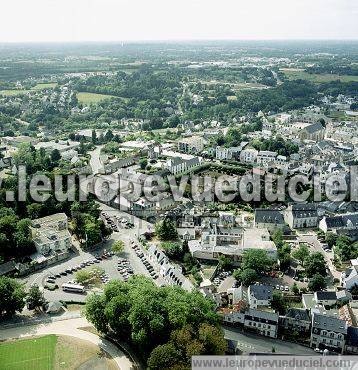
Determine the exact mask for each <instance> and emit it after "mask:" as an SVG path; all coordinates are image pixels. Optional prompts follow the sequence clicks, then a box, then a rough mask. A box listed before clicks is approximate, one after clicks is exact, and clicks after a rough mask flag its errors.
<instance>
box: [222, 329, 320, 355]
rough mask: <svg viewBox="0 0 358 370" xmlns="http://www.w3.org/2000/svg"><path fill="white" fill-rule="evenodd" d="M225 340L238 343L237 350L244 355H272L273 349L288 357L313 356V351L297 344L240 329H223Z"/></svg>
mask: <svg viewBox="0 0 358 370" xmlns="http://www.w3.org/2000/svg"><path fill="white" fill-rule="evenodd" d="M224 334H225V338H226V339H231V340H235V341H237V342H238V348H239V349H240V350H241V351H242V352H243V353H244V354H249V353H272V348H273V347H274V348H275V353H276V354H277V353H278V354H289V355H313V354H315V352H314V350H313V349H311V348H308V347H304V346H302V345H299V344H297V343H291V342H284V341H282V340H279V339H273V338H268V337H263V336H259V335H255V334H251V333H247V332H243V331H241V330H240V329H236V328H228V327H224Z"/></svg>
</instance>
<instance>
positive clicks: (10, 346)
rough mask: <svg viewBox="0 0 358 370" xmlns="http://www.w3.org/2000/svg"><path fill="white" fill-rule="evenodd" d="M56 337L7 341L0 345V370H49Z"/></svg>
mask: <svg viewBox="0 0 358 370" xmlns="http://www.w3.org/2000/svg"><path fill="white" fill-rule="evenodd" d="M56 343H57V337H56V336H55V335H47V336H44V337H39V338H33V339H23V340H15V341H9V342H5V343H1V344H0V368H1V369H6V370H51V369H53V363H54V358H55V348H56Z"/></svg>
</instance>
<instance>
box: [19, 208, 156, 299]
mask: <svg viewBox="0 0 358 370" xmlns="http://www.w3.org/2000/svg"><path fill="white" fill-rule="evenodd" d="M100 208H101V210H102V212H104V213H105V214H106V216H107V218H108V220H112V222H108V223H109V224H112V223H113V224H114V226H113V227H112V230H113V234H112V235H111V237H110V239H109V240H108V241H106V242H105V243H103V244H102V245H100V246H99V247H98V248H96V250H94V251H91V252H87V251H83V250H78V253H76V254H73V255H72V258H70V259H68V260H64V261H61V262H59V263H58V264H56V265H52V266H49V267H48V268H46V269H43V270H41V271H39V272H36V273H34V274H31V275H30V276H27V277H25V278H23V279H22V281H23V282H24V283H25V284H26V286H27V287H29V286H30V285H32V284H37V285H39V286H45V285H47V284H50V285H51V284H56V285H58V287H59V288H58V289H55V290H53V291H51V290H47V289H45V290H44V294H45V298H46V299H47V300H49V301H54V300H64V301H77V302H84V301H85V299H86V296H87V295H86V294H78V293H72V292H64V291H62V289H61V285H62V284H64V283H68V282H69V281H70V282H74V281H75V274H76V272H77V271H79V270H81V269H84V268H87V269H90V268H91V267H94V266H98V267H99V268H101V269H103V270H104V275H103V276H102V277H101V279H102V283H103V284H106V282H107V281H109V280H111V279H122V280H127V279H128V278H129V277H130V276H131V275H132V274H140V275H145V276H148V277H150V278H153V274H151V272H152V271H151V270H148V268H147V266H146V264H144V262H145V260H143V259H141V258H140V257H139V256H138V255H137V254H136V250H135V249H133V248H132V246H133V245H134V243H135V244H136V245H138V248H140V245H139V243H138V236H139V235H140V234H141V233H142V232H144V231H149V230H151V229H152V227H153V225H152V224H150V223H148V222H146V221H143V220H141V219H139V218H137V217H134V216H131V215H128V214H127V213H124V212H121V211H119V210H117V209H114V208H112V207H109V206H107V205H104V204H100ZM101 217H103V218H105V217H104V214H103V213H102V214H101ZM105 219H106V218H105ZM123 220H126V221H124V222H122V221H123ZM127 224H128V226H126V225H127ZM117 230H118V231H117ZM117 240H122V241H123V242H124V251H123V252H122V253H121V254H120V256H119V257H117V256H114V255H107V253H108V254H110V253H109V251H110V250H111V245H112V244H113V243H114V242H115V241H117ZM143 253H144V254H145V251H144V250H143ZM103 256H104V257H103ZM96 257H98V258H96ZM61 273H62V274H61ZM49 277H51V278H52V281H53V282H51V280H50V281H49V282H48V281H47V280H48V279H49ZM54 278H55V279H54ZM154 281H155V282H156V283H157V284H158V285H162V284H163V281H162V280H161V279H160V277H159V278H157V279H154Z"/></svg>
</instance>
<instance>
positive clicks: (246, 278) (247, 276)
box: [234, 268, 258, 286]
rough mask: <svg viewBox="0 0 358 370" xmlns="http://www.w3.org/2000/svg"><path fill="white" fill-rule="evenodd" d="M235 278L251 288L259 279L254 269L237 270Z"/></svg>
mask: <svg viewBox="0 0 358 370" xmlns="http://www.w3.org/2000/svg"><path fill="white" fill-rule="evenodd" d="M234 277H235V279H236V280H238V281H240V282H242V284H244V285H245V286H249V285H251V284H252V283H254V282H255V281H257V279H258V274H257V272H256V271H255V270H253V269H249V268H248V269H245V270H242V271H241V270H236V271H234Z"/></svg>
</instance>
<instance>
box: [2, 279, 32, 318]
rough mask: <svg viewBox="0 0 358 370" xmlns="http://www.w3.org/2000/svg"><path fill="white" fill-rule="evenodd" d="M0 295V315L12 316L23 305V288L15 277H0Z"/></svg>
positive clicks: (19, 310) (24, 294)
mask: <svg viewBox="0 0 358 370" xmlns="http://www.w3.org/2000/svg"><path fill="white" fill-rule="evenodd" d="M0 297H1V298H0V317H4V316H7V317H8V316H12V315H14V314H15V312H16V311H18V312H21V311H22V309H23V308H24V306H25V297H26V292H25V289H24V287H23V285H22V284H20V283H19V282H17V281H16V280H15V279H11V278H8V277H0Z"/></svg>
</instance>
